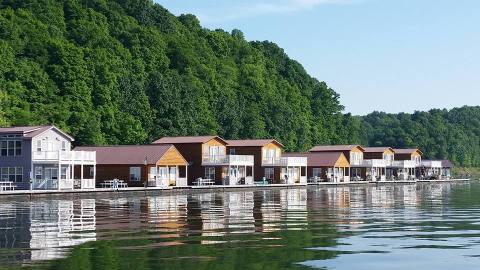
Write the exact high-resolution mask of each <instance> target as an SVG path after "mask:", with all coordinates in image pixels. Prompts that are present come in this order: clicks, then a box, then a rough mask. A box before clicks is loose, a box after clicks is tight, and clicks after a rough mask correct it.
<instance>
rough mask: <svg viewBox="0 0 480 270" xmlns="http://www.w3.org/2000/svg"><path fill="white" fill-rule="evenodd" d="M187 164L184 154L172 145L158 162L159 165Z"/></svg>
mask: <svg viewBox="0 0 480 270" xmlns="http://www.w3.org/2000/svg"><path fill="white" fill-rule="evenodd" d="M187 164H188V163H187V161H185V159H184V158H183V156H182V155H181V154H180V152H178V150H177V148H175V147H174V146H172V147H170V149H168V151H167V152H166V153H165V154H164V155H163V156H162V157H161V158H160V160H159V161H158V162H157V165H159V166H176V165H180V166H185V165H187Z"/></svg>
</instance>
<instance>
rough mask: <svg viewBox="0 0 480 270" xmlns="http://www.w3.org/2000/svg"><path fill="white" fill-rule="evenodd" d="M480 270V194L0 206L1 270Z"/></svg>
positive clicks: (470, 188) (373, 192) (401, 188)
mask: <svg viewBox="0 0 480 270" xmlns="http://www.w3.org/2000/svg"><path fill="white" fill-rule="evenodd" d="M21 267H25V268H33V269H109V270H110V269H208V270H213V269H312V268H313V269H348V270H351V269H368V270H371V269H422V270H425V269H427V270H428V269H435V270H439V269H449V270H450V269H454V268H461V269H479V267H480V184H479V182H477V181H472V182H470V183H468V182H467V183H438V184H417V185H397V186H378V187H377V186H371V187H366V186H357V187H331V188H330V187H320V188H317V187H315V188H313V187H311V188H300V189H275V190H259V191H235V192H224V193H222V192H220V191H219V192H218V193H202V194H188V195H162V196H150V197H143V196H142V197H111V198H101V199H99V198H97V199H73V200H65V199H34V200H32V201H26V200H18V201H16V200H12V199H9V200H5V199H0V268H2V269H4V268H5V269H17V268H21Z"/></svg>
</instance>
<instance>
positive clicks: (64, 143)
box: [62, 141, 67, 151]
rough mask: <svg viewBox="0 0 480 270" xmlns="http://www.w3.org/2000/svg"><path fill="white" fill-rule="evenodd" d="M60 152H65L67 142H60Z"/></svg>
mask: <svg viewBox="0 0 480 270" xmlns="http://www.w3.org/2000/svg"><path fill="white" fill-rule="evenodd" d="M62 151H67V142H66V141H62Z"/></svg>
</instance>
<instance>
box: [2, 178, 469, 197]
mask: <svg viewBox="0 0 480 270" xmlns="http://www.w3.org/2000/svg"><path fill="white" fill-rule="evenodd" d="M470 180H471V179H450V180H409V181H395V182H392V181H382V182H366V181H361V182H342V183H332V182H321V183H316V184H310V183H309V184H268V185H237V186H227V185H215V186H188V187H147V188H144V187H127V188H119V189H112V188H96V189H74V190H9V191H1V192H0V197H2V196H14V195H29V196H35V195H67V194H93V193H128V192H145V193H147V192H148V193H151V192H158V191H174V190H178V191H181V190H184V191H194V190H198V191H202V190H203V191H212V190H235V189H259V190H261V189H268V188H296V187H306V186H317V187H322V186H356V185H392V184H393V185H396V184H416V183H446V182H463V181H470Z"/></svg>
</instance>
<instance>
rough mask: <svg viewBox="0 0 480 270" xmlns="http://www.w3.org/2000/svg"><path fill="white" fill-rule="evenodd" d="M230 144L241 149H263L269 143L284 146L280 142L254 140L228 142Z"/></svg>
mask: <svg viewBox="0 0 480 270" xmlns="http://www.w3.org/2000/svg"><path fill="white" fill-rule="evenodd" d="M226 142H227V143H228V146H236V147H241V146H258V147H262V146H265V145H267V144H269V143H275V144H277V145H279V146H281V147H283V144H281V143H280V142H279V141H277V140H275V139H252V140H226Z"/></svg>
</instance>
